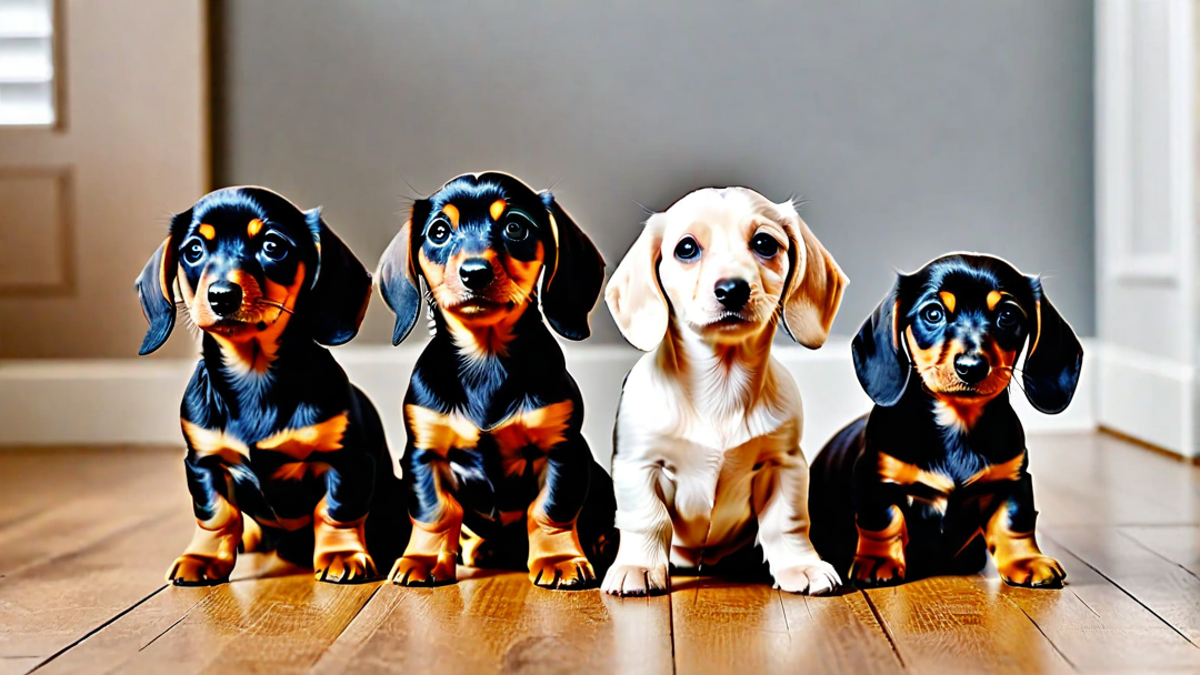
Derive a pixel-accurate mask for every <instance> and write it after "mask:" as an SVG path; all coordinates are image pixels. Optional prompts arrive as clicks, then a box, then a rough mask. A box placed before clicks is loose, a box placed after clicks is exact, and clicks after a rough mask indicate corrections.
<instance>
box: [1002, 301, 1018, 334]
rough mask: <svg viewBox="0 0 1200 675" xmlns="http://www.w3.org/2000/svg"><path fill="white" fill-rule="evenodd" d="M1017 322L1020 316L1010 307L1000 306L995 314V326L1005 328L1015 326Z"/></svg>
mask: <svg viewBox="0 0 1200 675" xmlns="http://www.w3.org/2000/svg"><path fill="white" fill-rule="evenodd" d="M1019 322H1020V317H1019V316H1018V315H1017V311H1016V310H1015V309H1013V308H1012V307H1002V308H1001V309H1000V313H999V314H997V315H996V326H997V327H998V328H1003V329H1005V330H1008V329H1010V328H1016V327H1017V324H1018V323H1019Z"/></svg>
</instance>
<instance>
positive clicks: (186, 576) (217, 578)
mask: <svg viewBox="0 0 1200 675" xmlns="http://www.w3.org/2000/svg"><path fill="white" fill-rule="evenodd" d="M234 562H236V560H235V559H227V558H218V557H214V556H207V555H199V554H196V553H184V554H183V555H181V556H179V557H178V558H176V559H175V562H174V563H172V564H171V568H170V569H169V570H167V581H168V582H169V583H172V584H175V585H176V586H214V585H216V584H223V583H225V582H226V581H229V573H230V572H232V571H233V565H234Z"/></svg>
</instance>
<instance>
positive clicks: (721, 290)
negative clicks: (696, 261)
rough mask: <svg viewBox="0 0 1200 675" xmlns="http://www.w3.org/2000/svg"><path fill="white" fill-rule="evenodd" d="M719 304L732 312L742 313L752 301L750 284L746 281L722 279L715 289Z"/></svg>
mask: <svg viewBox="0 0 1200 675" xmlns="http://www.w3.org/2000/svg"><path fill="white" fill-rule="evenodd" d="M713 294H714V295H716V296H717V302H719V303H721V306H723V307H724V308H725V309H727V310H729V311H731V312H737V311H740V310H741V309H742V308H743V307H745V306H746V301H747V300H749V299H750V284H748V283H746V281H745V280H744V279H721V280H720V281H718V282H717V285H716V287H715V288H713Z"/></svg>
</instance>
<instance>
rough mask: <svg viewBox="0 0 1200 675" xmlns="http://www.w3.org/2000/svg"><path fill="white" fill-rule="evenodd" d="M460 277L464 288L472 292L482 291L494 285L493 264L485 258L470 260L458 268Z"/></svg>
mask: <svg viewBox="0 0 1200 675" xmlns="http://www.w3.org/2000/svg"><path fill="white" fill-rule="evenodd" d="M458 276H459V278H460V279H462V282H463V286H466V287H467V288H468V289H470V290H472V291H482V290H483V289H485V288H487V286H488V284H490V283H492V279H493V278H494V277H495V273H494V272H493V271H492V264H491V263H489V262H488V261H487V260H484V259H483V258H469V259H467V260H464V261H463V263H462V264H461V265H459V267H458Z"/></svg>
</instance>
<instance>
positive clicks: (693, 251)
mask: <svg viewBox="0 0 1200 675" xmlns="http://www.w3.org/2000/svg"><path fill="white" fill-rule="evenodd" d="M675 257H676V258H678V259H680V260H684V261H688V262H690V261H692V260H695V259H696V258H699V257H700V244H697V243H696V240H695V239H692V238H691V237H684V238H683V239H680V240H679V243H678V244H675Z"/></svg>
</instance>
